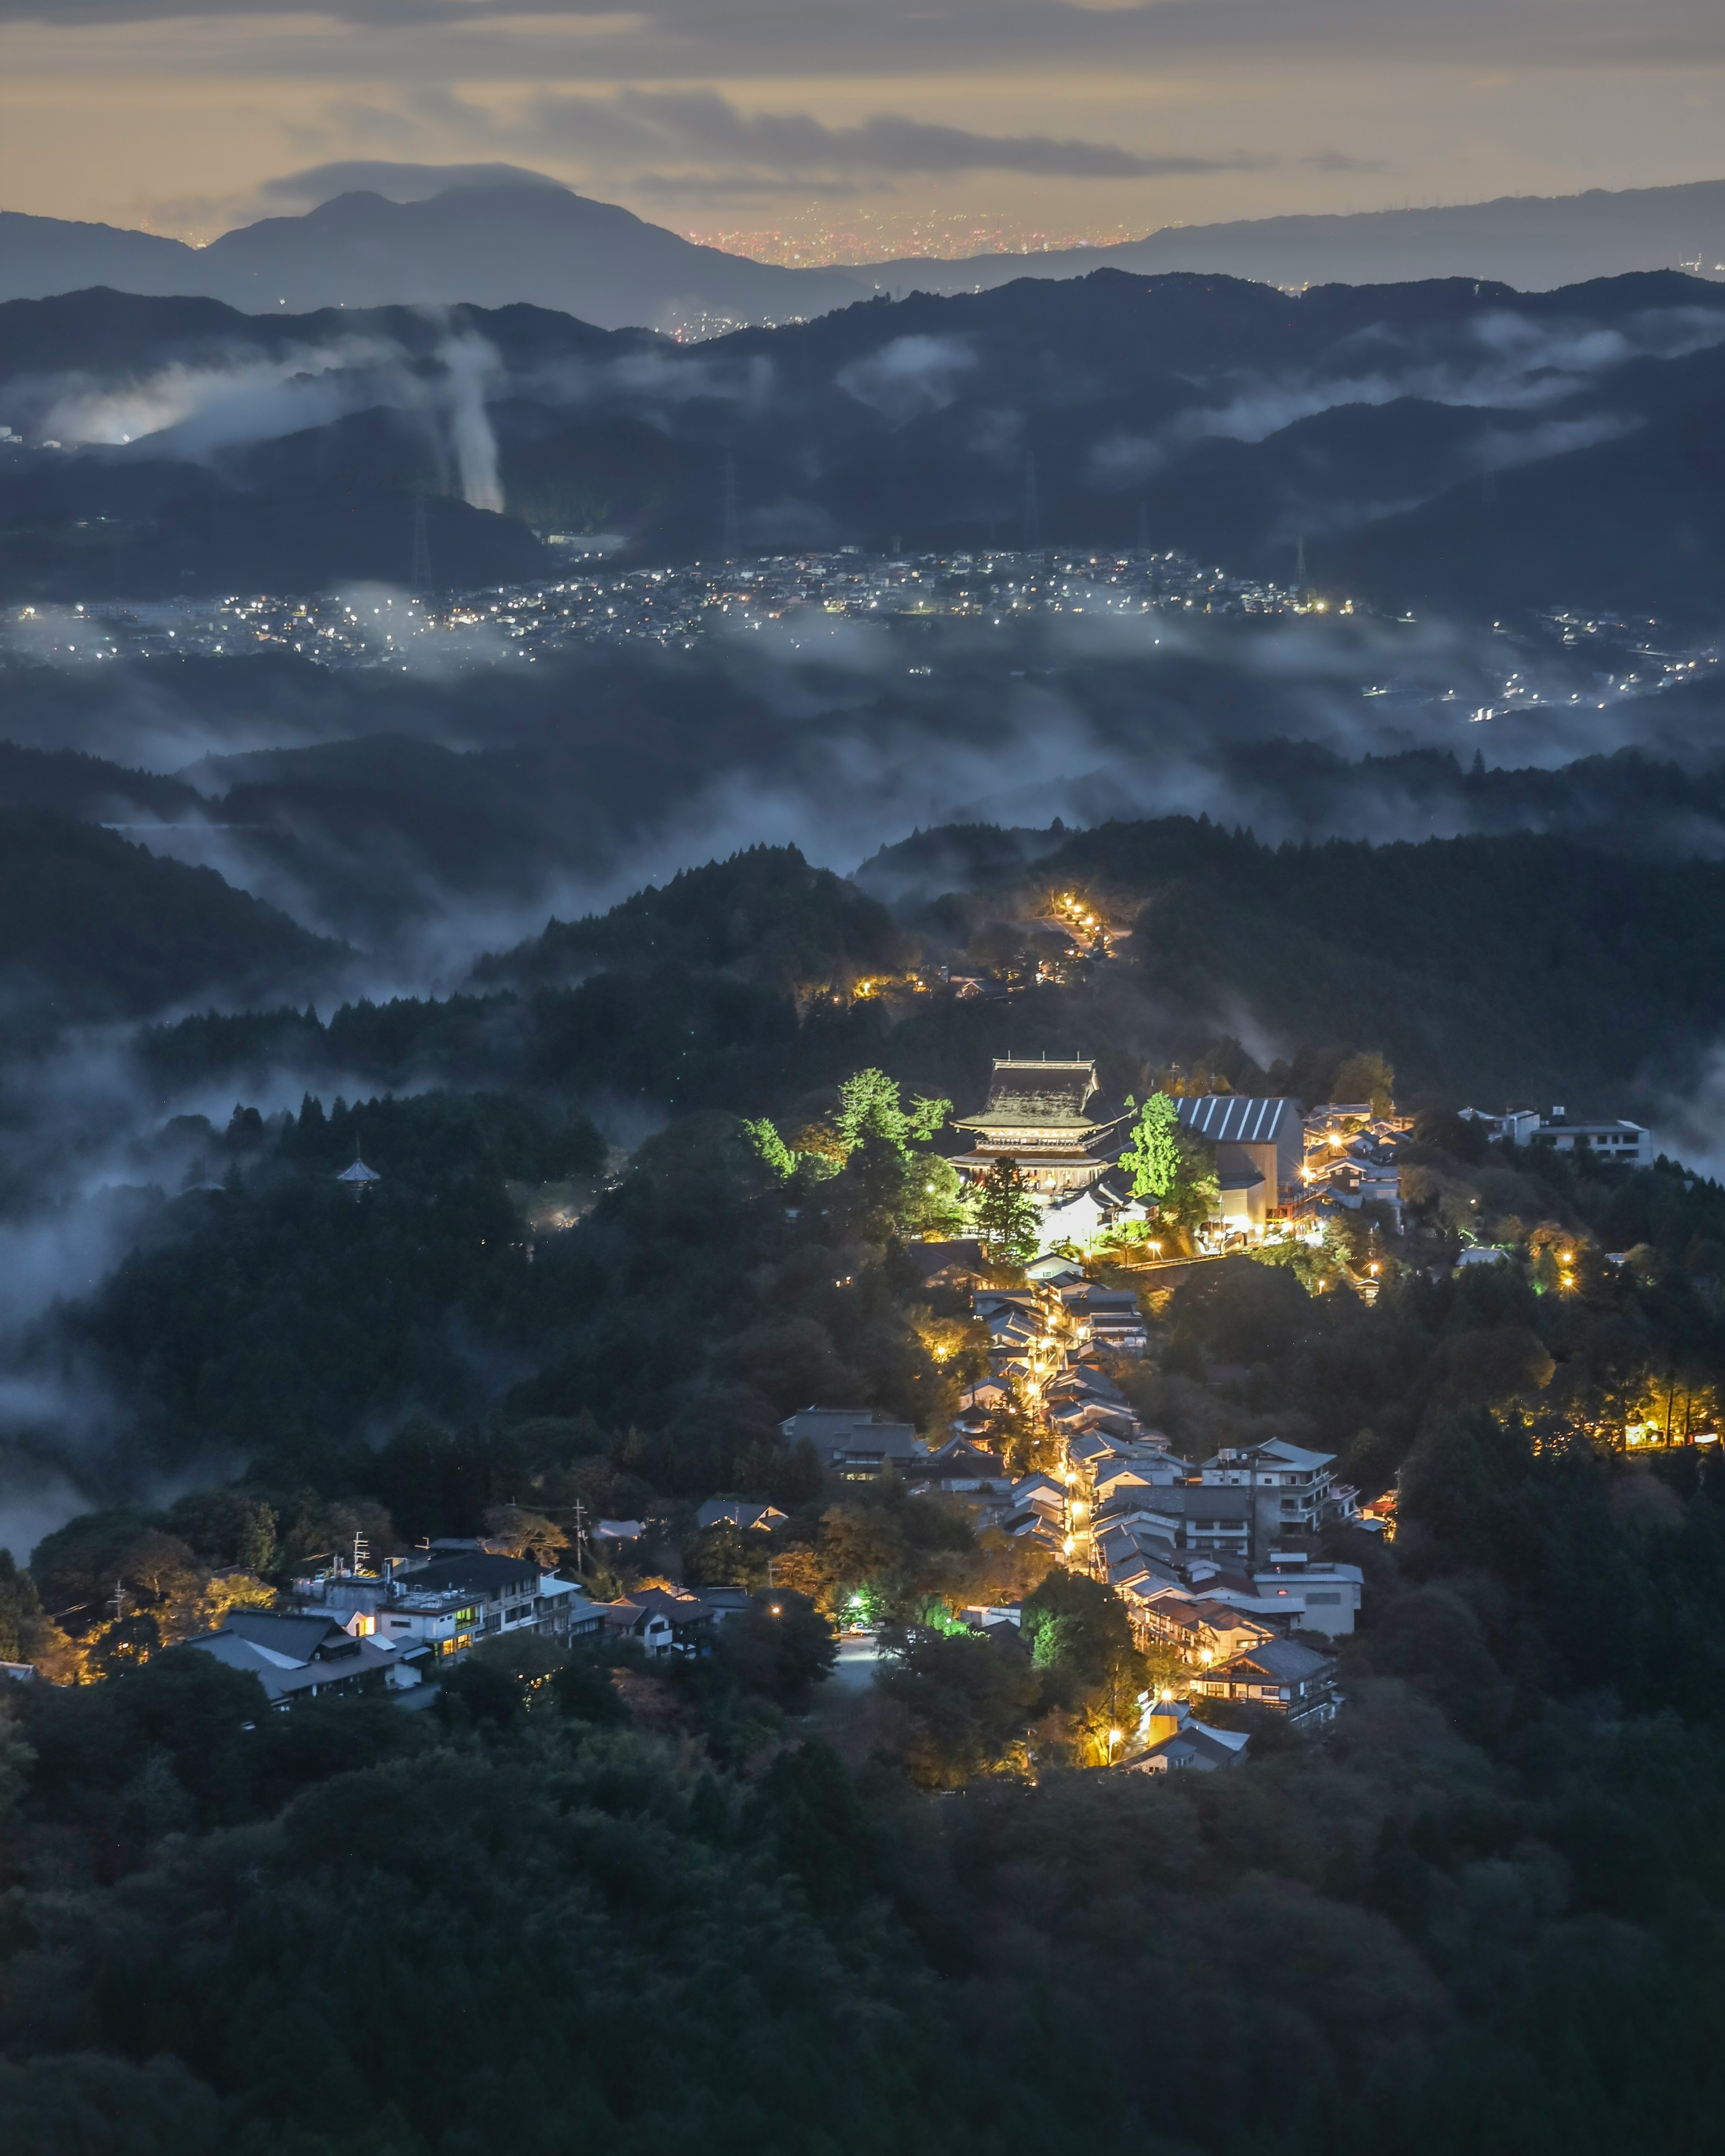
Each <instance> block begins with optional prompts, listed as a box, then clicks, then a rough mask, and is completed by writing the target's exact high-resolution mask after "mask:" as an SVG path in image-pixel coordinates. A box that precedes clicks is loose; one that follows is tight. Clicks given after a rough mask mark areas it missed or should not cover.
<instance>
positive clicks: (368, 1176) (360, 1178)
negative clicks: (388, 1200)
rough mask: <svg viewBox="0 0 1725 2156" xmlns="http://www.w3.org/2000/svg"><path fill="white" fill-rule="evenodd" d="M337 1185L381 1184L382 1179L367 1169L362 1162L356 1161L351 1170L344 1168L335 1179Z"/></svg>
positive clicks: (374, 1170)
mask: <svg viewBox="0 0 1725 2156" xmlns="http://www.w3.org/2000/svg"><path fill="white" fill-rule="evenodd" d="M382 1180H383V1178H382V1176H381V1175H379V1174H378V1173H377V1170H376V1168H367V1166H366V1164H365V1163H364V1162H363V1161H362V1160H356V1161H355V1162H354V1163H353V1165H352V1168H343V1169H342V1171H341V1173H340V1174H339V1175H338V1176H337V1177H336V1182H337V1183H381V1182H382Z"/></svg>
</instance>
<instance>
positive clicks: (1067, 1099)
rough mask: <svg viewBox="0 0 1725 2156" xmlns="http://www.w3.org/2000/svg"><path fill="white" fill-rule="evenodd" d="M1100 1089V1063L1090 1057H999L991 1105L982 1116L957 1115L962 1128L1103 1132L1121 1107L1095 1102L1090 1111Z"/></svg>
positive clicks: (990, 1085) (990, 1091)
mask: <svg viewBox="0 0 1725 2156" xmlns="http://www.w3.org/2000/svg"><path fill="white" fill-rule="evenodd" d="M1096 1091H1097V1086H1096V1065H1095V1064H1094V1063H1093V1062H1091V1060H1089V1059H1088V1058H1086V1059H1084V1060H1075V1061H1073V1062H1070V1063H1048V1062H1044V1061H1040V1060H1039V1061H1037V1062H1034V1063H1031V1062H1028V1061H1026V1062H1022V1063H1020V1062H1017V1061H1014V1060H1013V1059H1012V1058H1011V1057H1009V1056H1003V1057H999V1058H997V1059H996V1060H995V1064H994V1070H993V1076H992V1077H991V1078H990V1079H989V1081H988V1105H987V1106H985V1107H984V1108H983V1111H982V1113H981V1114H980V1115H978V1116H957V1117H955V1118H954V1127H955V1128H957V1129H958V1130H961V1131H981V1132H988V1131H996V1130H1045V1131H1070V1132H1073V1133H1074V1134H1075V1135H1076V1133H1077V1132H1081V1131H1094V1130H1101V1129H1102V1128H1104V1127H1106V1125H1107V1124H1109V1123H1111V1122H1118V1120H1119V1117H1120V1114H1121V1112H1122V1111H1118V1110H1107V1109H1105V1108H1104V1107H1103V1106H1102V1104H1101V1102H1098V1103H1097V1106H1096V1112H1095V1113H1086V1109H1087V1108H1088V1107H1089V1104H1090V1102H1091V1101H1092V1100H1093V1099H1095V1097H1096Z"/></svg>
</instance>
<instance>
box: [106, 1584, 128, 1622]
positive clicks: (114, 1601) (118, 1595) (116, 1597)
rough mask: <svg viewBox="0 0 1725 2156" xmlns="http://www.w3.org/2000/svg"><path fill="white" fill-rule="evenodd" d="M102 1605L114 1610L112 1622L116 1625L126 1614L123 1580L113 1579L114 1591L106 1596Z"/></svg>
mask: <svg viewBox="0 0 1725 2156" xmlns="http://www.w3.org/2000/svg"><path fill="white" fill-rule="evenodd" d="M103 1607H104V1608H105V1609H111V1610H112V1611H113V1612H114V1622H115V1623H116V1625H117V1624H118V1623H119V1622H120V1620H121V1618H122V1617H123V1616H124V1615H125V1614H126V1584H125V1582H124V1581H123V1580H118V1579H116V1581H115V1583H114V1592H113V1593H112V1594H110V1596H109V1597H108V1599H107V1601H106V1602H105V1604H103Z"/></svg>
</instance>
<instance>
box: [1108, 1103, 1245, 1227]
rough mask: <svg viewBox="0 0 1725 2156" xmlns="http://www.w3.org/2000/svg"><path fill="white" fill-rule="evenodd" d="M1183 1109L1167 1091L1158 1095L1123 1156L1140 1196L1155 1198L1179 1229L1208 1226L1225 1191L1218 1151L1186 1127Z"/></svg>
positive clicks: (1140, 1118) (1144, 1110)
mask: <svg viewBox="0 0 1725 2156" xmlns="http://www.w3.org/2000/svg"><path fill="white" fill-rule="evenodd" d="M1179 1113H1180V1111H1179V1110H1178V1108H1177V1107H1176V1106H1175V1105H1174V1102H1173V1098H1172V1097H1171V1096H1169V1095H1168V1094H1167V1093H1153V1094H1152V1095H1151V1096H1150V1097H1149V1099H1148V1100H1147V1101H1145V1103H1144V1105H1143V1106H1142V1108H1141V1109H1140V1110H1139V1111H1138V1120H1137V1124H1136V1125H1135V1126H1134V1127H1133V1130H1132V1142H1131V1144H1130V1145H1128V1146H1127V1148H1126V1150H1125V1152H1122V1154H1121V1156H1120V1164H1121V1166H1122V1168H1126V1169H1127V1170H1128V1171H1129V1173H1131V1176H1132V1191H1133V1194H1134V1195H1135V1196H1136V1197H1138V1198H1141V1199H1147V1200H1148V1201H1150V1202H1151V1203H1152V1204H1154V1206H1155V1207H1156V1209H1157V1212H1158V1214H1160V1216H1161V1217H1162V1218H1163V1219H1164V1220H1167V1221H1169V1222H1171V1223H1172V1224H1173V1225H1174V1226H1175V1227H1178V1228H1184V1229H1193V1228H1199V1227H1202V1226H1203V1224H1204V1222H1205V1221H1206V1220H1208V1219H1209V1217H1210V1215H1211V1214H1213V1213H1214V1211H1215V1209H1216V1207H1217V1205H1218V1204H1219V1202H1220V1199H1221V1194H1222V1187H1221V1183H1220V1182H1219V1179H1218V1178H1217V1175H1216V1168H1215V1160H1214V1154H1213V1153H1212V1152H1210V1149H1209V1147H1207V1146H1199V1145H1198V1144H1195V1143H1194V1141H1193V1140H1192V1139H1191V1138H1189V1137H1188V1136H1187V1135H1186V1133H1185V1132H1184V1131H1183V1130H1182V1129H1181V1127H1180V1120H1179Z"/></svg>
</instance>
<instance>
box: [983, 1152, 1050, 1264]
mask: <svg viewBox="0 0 1725 2156" xmlns="http://www.w3.org/2000/svg"><path fill="white" fill-rule="evenodd" d="M976 1224H977V1233H978V1235H980V1236H981V1237H982V1240H983V1242H984V1243H985V1244H986V1245H988V1250H989V1252H990V1254H991V1255H993V1256H994V1257H996V1258H1009V1259H1011V1260H1013V1261H1014V1263H1015V1264H1018V1265H1022V1264H1023V1263H1024V1260H1026V1259H1027V1258H1030V1257H1034V1255H1035V1251H1036V1239H1037V1232H1038V1230H1039V1229H1040V1226H1041V1224H1042V1213H1041V1209H1040V1207H1039V1206H1038V1204H1037V1203H1036V1200H1035V1199H1034V1198H1033V1197H1032V1196H1031V1195H1030V1192H1029V1187H1028V1186H1027V1184H1026V1183H1025V1181H1024V1177H1023V1175H1022V1174H1021V1173H1019V1164H1018V1163H1017V1162H1016V1161H1015V1160H1013V1159H1011V1158H1008V1157H1007V1156H1006V1155H1004V1154H1003V1155H1002V1157H1001V1158H999V1160H997V1161H996V1162H995V1163H994V1165H993V1167H992V1168H990V1169H989V1170H988V1174H987V1175H986V1176H985V1177H984V1178H983V1183H982V1188H981V1189H980V1191H979V1192H978V1195H977V1201H976Z"/></svg>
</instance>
